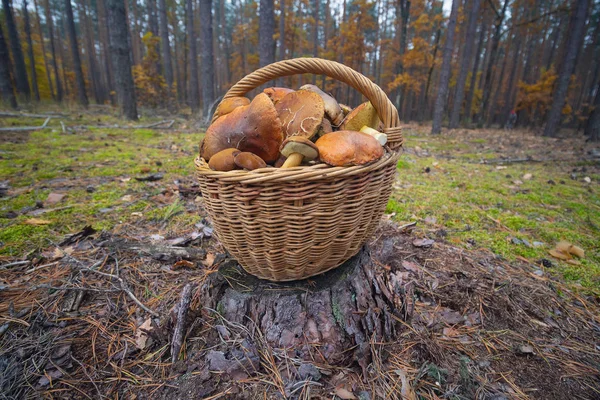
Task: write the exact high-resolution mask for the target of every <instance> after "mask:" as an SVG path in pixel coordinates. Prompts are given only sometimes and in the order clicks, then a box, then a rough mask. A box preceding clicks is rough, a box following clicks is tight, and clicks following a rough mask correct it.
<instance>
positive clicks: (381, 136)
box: [360, 125, 387, 146]
mask: <svg viewBox="0 0 600 400" xmlns="http://www.w3.org/2000/svg"><path fill="white" fill-rule="evenodd" d="M360 131H361V132H362V133H366V134H367V135H371V136H373V137H374V138H375V139H377V141H378V142H379V144H380V145H382V146H385V144H386V143H387V135H386V134H385V133H381V132H379V131H378V130H376V129H373V128H370V127H368V126H366V125H365V126H363V127H362V128H360Z"/></svg>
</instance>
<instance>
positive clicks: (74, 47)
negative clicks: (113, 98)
mask: <svg viewBox="0 0 600 400" xmlns="http://www.w3.org/2000/svg"><path fill="white" fill-rule="evenodd" d="M65 12H66V17H67V21H66V22H67V34H68V36H69V43H70V44H71V59H72V61H73V69H74V70H75V84H76V86H77V99H78V102H79V104H81V105H82V106H84V107H87V106H88V104H89V101H88V97H87V94H86V92H85V81H84V79H83V70H82V68H81V58H80V57H79V45H78V44H77V33H76V31H75V21H74V19H73V8H72V7H71V0H65Z"/></svg>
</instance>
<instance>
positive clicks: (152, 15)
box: [147, 0, 163, 75]
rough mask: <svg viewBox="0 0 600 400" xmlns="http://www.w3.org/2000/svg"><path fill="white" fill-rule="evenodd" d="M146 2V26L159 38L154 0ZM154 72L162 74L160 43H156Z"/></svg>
mask: <svg viewBox="0 0 600 400" xmlns="http://www.w3.org/2000/svg"><path fill="white" fill-rule="evenodd" d="M147 4H148V27H149V28H150V32H151V33H152V36H154V37H156V38H159V37H160V36H159V29H158V11H157V7H156V0H147ZM155 49H156V55H157V58H156V73H157V74H158V75H162V73H163V71H162V60H161V53H160V44H159V43H157V44H156V48H155Z"/></svg>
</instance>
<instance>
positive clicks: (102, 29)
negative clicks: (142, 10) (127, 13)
mask: <svg viewBox="0 0 600 400" xmlns="http://www.w3.org/2000/svg"><path fill="white" fill-rule="evenodd" d="M105 1H106V0H97V1H96V4H97V7H98V32H99V35H100V46H101V48H102V56H103V57H101V59H102V61H103V62H102V64H103V67H104V85H105V87H106V89H107V91H108V93H109V98H110V103H111V104H112V105H115V104H117V103H116V100H115V96H114V95H113V94H112V92H113V91H114V90H115V82H114V77H113V71H112V55H111V52H110V39H109V38H108V31H109V29H110V28H109V25H108V15H107V11H106V5H105Z"/></svg>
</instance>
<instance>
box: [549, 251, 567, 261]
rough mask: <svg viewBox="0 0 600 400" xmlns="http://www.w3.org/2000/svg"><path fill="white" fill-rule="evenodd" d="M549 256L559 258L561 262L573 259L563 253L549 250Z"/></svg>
mask: <svg viewBox="0 0 600 400" xmlns="http://www.w3.org/2000/svg"><path fill="white" fill-rule="evenodd" d="M548 254H550V255H551V256H552V257H554V258H558V259H559V260H569V259H571V255H569V254H565V253H563V252H561V251H557V250H548Z"/></svg>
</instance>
